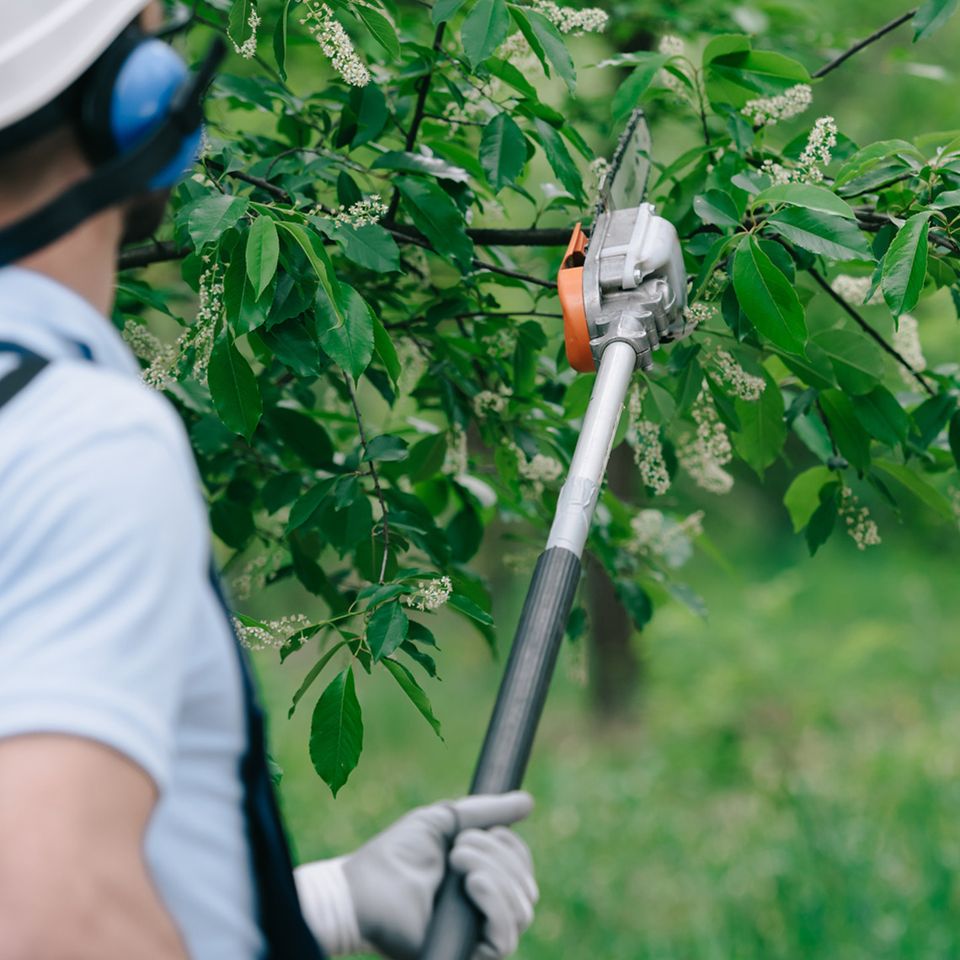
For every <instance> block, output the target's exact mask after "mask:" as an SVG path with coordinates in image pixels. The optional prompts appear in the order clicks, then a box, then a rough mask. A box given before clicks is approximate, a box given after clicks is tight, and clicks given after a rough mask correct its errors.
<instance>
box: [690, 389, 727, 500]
mask: <svg viewBox="0 0 960 960" xmlns="http://www.w3.org/2000/svg"><path fill="white" fill-rule="evenodd" d="M691 412H692V413H693V419H694V421H695V422H696V424H697V432H696V434H694V435H693V436H689V437H687V438H686V439H685V441H684V442H683V443H682V444H681V445H680V447H679V448H678V450H677V459H678V460H679V461H680V466H681V467H683V469H684V470H686V471H687V473H689V474H690V476H691V477H693V479H694V482H695V483H696V484H697V486H699V487H701V488H702V489H704V490H706V491H708V492H709V493H716V494H722V493H729V492H730V490H731V489H732V487H733V477H732V476H730V474H729V473H727V471H726V470H724V469H723V467H724V465H725V464H727V463H729V462H730V461H731V459H733V448H732V447H731V445H730V437H729V436H728V435H727V428H726V427H725V426H724V425H723V423H721V422H720V415H719V414H718V413H717V408H716V407H715V406H714V403H713V398H712V397H711V396H710V392H709V390H707V389H705V388H701V389H700V393H699V394H698V395H697V399H696V401H694V404H693V410H692V411H691Z"/></svg>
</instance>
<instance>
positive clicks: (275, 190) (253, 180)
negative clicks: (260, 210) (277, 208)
mask: <svg viewBox="0 0 960 960" xmlns="http://www.w3.org/2000/svg"><path fill="white" fill-rule="evenodd" d="M227 176H228V177H233V179H234V180H242V181H243V182H244V183H249V184H252V185H253V186H254V187H259V188H260V189H261V190H265V191H266V192H267V193H269V194H271V195H272V196H274V197H276V198H277V199H278V200H282V201H283V202H284V203H290V202H291V201H292V200H293V198H292V197H291V196H290V194H289V193H287V191H286V190H284V189H283V187H278V186H277V185H276V184H275V183H271V182H270V181H269V180H264V179H263V178H262V177H255V176H253V175H252V174H249V173H244V172H243V171H242V170H230V171H229V172H228V173H227Z"/></svg>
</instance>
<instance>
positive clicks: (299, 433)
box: [266, 407, 334, 470]
mask: <svg viewBox="0 0 960 960" xmlns="http://www.w3.org/2000/svg"><path fill="white" fill-rule="evenodd" d="M266 420H267V426H269V427H270V429H271V430H272V431H273V432H274V433H275V434H276V435H277V437H278V438H279V439H280V440H282V441H283V443H284V445H285V446H287V447H288V448H289V449H290V450H292V451H293V452H294V453H295V454H296V455H297V456H298V457H300V459H301V460H302V461H303V462H304V464H305V465H306V466H308V467H313V468H314V469H325V470H326V469H332V468H333V464H334V460H333V442H332V441H331V440H330V435H329V434H328V433H327V431H326V430H324V429H323V427H322V426H320V424H319V423H317V421H316V420H314V418H313V417H311V416H309V415H308V414H306V413H302V412H301V411H300V410H292V409H291V408H289V407H273V408H272V409H271V410H269V411H268V413H267V415H266Z"/></svg>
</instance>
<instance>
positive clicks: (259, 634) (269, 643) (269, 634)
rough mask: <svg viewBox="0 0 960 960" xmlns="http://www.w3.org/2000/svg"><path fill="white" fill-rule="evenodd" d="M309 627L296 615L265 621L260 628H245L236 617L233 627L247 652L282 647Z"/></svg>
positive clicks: (306, 622)
mask: <svg viewBox="0 0 960 960" xmlns="http://www.w3.org/2000/svg"><path fill="white" fill-rule="evenodd" d="M309 625H310V621H309V620H308V619H307V618H306V617H305V616H304V615H303V614H302V613H297V614H294V615H292V616H288V617H280V619H279V620H266V621H264V623H263V626H262V627H255V626H247V624H245V623H241V622H240V620H238V619H237V618H236V617H234V618H233V627H234V629H235V630H236V632H237V636H238V637H239V638H240V642H241V643H242V644H243V645H244V646H245V647H246V648H247V649H248V650H267V649H269V648H270V647H282V646H283V645H284V644H285V643H286V642H287V641H288V640H289V639H290V638H291V637H292V636H293V635H294V634H295V633H298V632H299V631H300V630H302V629H303V628H304V627H307V626H309Z"/></svg>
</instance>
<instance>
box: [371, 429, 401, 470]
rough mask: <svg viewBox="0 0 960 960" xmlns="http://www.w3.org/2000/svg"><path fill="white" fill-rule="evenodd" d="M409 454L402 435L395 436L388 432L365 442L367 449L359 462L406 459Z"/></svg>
mask: <svg viewBox="0 0 960 960" xmlns="http://www.w3.org/2000/svg"><path fill="white" fill-rule="evenodd" d="M409 455H410V448H409V446H408V444H407V441H406V440H404V439H403V437H395V436H392V435H391V434H389V433H383V434H381V435H380V436H379V437H374V438H373V439H372V440H371V441H370V442H369V443H368V444H367V451H366V453H364V455H363V458H362V460H361V462H362V463H369V462H370V461H372V460H383V461H396V460H406V459H407V457H408V456H409Z"/></svg>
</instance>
